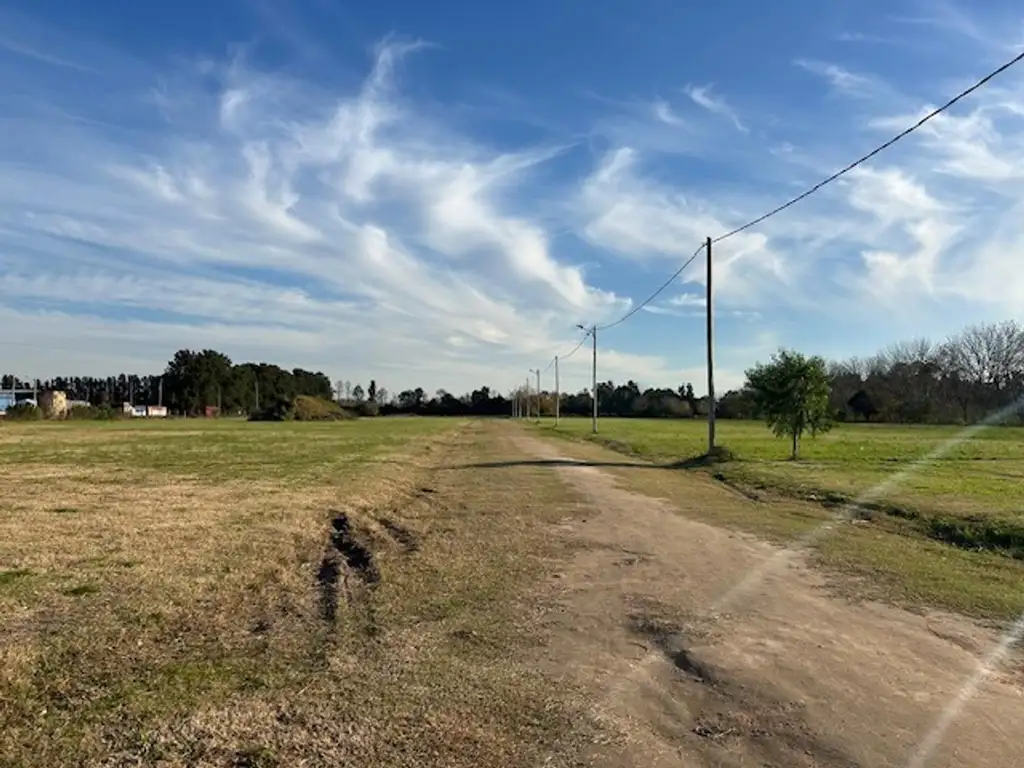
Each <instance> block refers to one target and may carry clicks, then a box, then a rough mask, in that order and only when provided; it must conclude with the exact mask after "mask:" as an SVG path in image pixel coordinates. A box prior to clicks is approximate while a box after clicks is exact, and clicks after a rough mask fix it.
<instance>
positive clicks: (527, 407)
mask: <svg viewBox="0 0 1024 768" xmlns="http://www.w3.org/2000/svg"><path fill="white" fill-rule="evenodd" d="M523 393H524V394H523V396H524V397H525V398H526V418H527V420H529V418H530V377H529V376H527V377H526V389H524V390H523Z"/></svg>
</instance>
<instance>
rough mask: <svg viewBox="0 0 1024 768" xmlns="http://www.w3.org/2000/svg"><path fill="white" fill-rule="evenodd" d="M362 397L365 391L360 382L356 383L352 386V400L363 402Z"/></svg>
mask: <svg viewBox="0 0 1024 768" xmlns="http://www.w3.org/2000/svg"><path fill="white" fill-rule="evenodd" d="M363 397H365V393H364V392H363V385H362V384H356V385H355V386H354V387H352V399H353V400H355V401H356V402H357V403H361V402H363Z"/></svg>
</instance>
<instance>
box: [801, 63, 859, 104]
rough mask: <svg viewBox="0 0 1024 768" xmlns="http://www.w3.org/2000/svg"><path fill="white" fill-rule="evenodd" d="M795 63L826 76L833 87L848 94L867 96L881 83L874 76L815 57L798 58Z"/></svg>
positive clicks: (816, 73)
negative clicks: (858, 72)
mask: <svg viewBox="0 0 1024 768" xmlns="http://www.w3.org/2000/svg"><path fill="white" fill-rule="evenodd" d="M793 63H794V64H795V65H796V66H798V67H800V68H801V69H806V70H807V71H808V72H811V73H813V74H815V75H819V76H820V77H823V78H825V79H826V80H827V81H828V82H829V84H831V86H832V87H833V88H835V89H836V90H837V91H841V92H843V93H845V94H847V95H851V96H867V95H871V94H873V93H875V92H876V91H877V90H878V88H879V84H878V83H877V82H876V81H875V80H874V79H873V78H871V77H868V76H867V75H861V74H857V73H856V72H851V71H850V70H848V69H846V68H845V67H842V66H840V65H838V64H831V63H829V62H824V61H817V60H815V59H796V60H795V61H794V62H793Z"/></svg>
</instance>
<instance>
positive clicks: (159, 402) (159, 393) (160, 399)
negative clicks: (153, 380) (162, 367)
mask: <svg viewBox="0 0 1024 768" xmlns="http://www.w3.org/2000/svg"><path fill="white" fill-rule="evenodd" d="M156 404H157V405H159V406H161V407H162V406H163V404H164V377H163V376H161V377H160V383H159V385H158V388H157V400H156Z"/></svg>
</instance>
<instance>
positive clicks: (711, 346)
mask: <svg viewBox="0 0 1024 768" xmlns="http://www.w3.org/2000/svg"><path fill="white" fill-rule="evenodd" d="M704 247H705V248H706V249H707V259H708V262H707V263H708V267H707V272H708V274H707V298H706V304H707V323H708V453H709V454H710V453H711V452H712V451H713V450H714V449H715V338H714V324H713V322H712V314H711V238H710V237H709V238H708V240H707V243H706V244H705V246H704Z"/></svg>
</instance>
